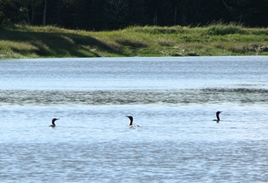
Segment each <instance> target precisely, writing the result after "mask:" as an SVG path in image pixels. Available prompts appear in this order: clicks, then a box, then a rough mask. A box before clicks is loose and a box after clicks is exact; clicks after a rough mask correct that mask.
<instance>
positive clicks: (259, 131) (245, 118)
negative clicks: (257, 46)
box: [0, 57, 268, 183]
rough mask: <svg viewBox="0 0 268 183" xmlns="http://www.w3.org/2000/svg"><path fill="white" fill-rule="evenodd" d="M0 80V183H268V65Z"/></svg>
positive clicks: (52, 69)
mask: <svg viewBox="0 0 268 183" xmlns="http://www.w3.org/2000/svg"><path fill="white" fill-rule="evenodd" d="M0 73H1V75H0V77H1V80H0V85H1V88H0V117H1V118H0V123H1V128H0V134H1V138H0V182H25V183H27V182H35V183H36V182H48V183H50V182H187V183H188V182H212V183H214V182H226V183H227V182H228V183H229V182H254V183H255V182H268V156H267V152H268V135H267V134H268V117H267V116H268V115H267V110H268V103H267V102H268V57H181V58H175V57H174V58H173V57H171V58H89V59H32V60H0ZM218 110H220V111H223V112H222V113H221V115H220V117H221V121H220V122H219V123H216V122H215V121H213V119H215V118H216V116H215V112H216V111H218ZM126 115H132V116H133V117H134V123H135V124H139V125H140V127H139V128H134V129H132V128H129V127H128V124H129V120H128V118H126V117H125V116H126ZM53 117H57V118H60V120H58V121H56V125H57V126H56V127H55V128H50V127H49V125H50V124H51V119H52V118H53Z"/></svg>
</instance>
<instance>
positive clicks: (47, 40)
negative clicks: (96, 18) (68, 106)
mask: <svg viewBox="0 0 268 183" xmlns="http://www.w3.org/2000/svg"><path fill="white" fill-rule="evenodd" d="M267 35H268V29H267V28H246V27H244V26H242V25H236V24H221V23H218V24H211V25H208V26H207V27H183V26H172V27H159V26H144V27H140V26H132V27H128V28H125V29H122V30H117V31H101V32H91V31H84V30H68V29H63V28H59V27H54V26H45V27H38V26H19V25H15V26H13V27H11V28H5V29H0V58H25V57H29V58H33V57H118V56H120V57H122V56H198V55H202V56H210V55H214V56H218V55H268V36H267Z"/></svg>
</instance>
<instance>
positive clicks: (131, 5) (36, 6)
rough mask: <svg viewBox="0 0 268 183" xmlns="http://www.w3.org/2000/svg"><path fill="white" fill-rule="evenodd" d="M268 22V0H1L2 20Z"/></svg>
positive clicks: (75, 24)
mask: <svg viewBox="0 0 268 183" xmlns="http://www.w3.org/2000/svg"><path fill="white" fill-rule="evenodd" d="M218 21H220V22H222V23H230V22H236V23H239V24H243V25H245V26H248V27H267V26H268V0H258V1H256V0H0V23H1V25H2V26H5V25H8V24H14V23H23V24H29V25H57V26H60V27H64V28H71V29H85V30H96V31H98V30H115V29H120V28H124V27H127V26H132V25H139V26H144V25H158V26H173V25H182V26H189V25H193V26H196V25H201V26H203V25H208V24H210V23H213V22H218Z"/></svg>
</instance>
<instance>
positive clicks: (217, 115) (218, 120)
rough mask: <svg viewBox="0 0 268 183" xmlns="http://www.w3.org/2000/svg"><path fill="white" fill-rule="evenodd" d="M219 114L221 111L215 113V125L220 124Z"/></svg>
mask: <svg viewBox="0 0 268 183" xmlns="http://www.w3.org/2000/svg"><path fill="white" fill-rule="evenodd" d="M220 113H222V111H217V112H216V117H217V119H214V120H213V121H216V122H217V123H219V122H220V120H221V119H220Z"/></svg>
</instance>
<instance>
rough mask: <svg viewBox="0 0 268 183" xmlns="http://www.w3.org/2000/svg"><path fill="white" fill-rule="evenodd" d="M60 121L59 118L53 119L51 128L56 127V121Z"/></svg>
mask: <svg viewBox="0 0 268 183" xmlns="http://www.w3.org/2000/svg"><path fill="white" fill-rule="evenodd" d="M57 120H59V118H53V119H52V125H50V127H55V126H56V124H55V121H57Z"/></svg>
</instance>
